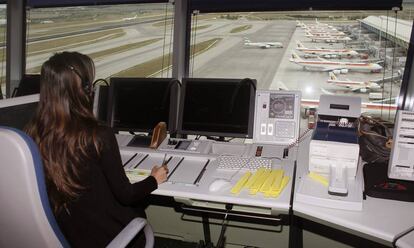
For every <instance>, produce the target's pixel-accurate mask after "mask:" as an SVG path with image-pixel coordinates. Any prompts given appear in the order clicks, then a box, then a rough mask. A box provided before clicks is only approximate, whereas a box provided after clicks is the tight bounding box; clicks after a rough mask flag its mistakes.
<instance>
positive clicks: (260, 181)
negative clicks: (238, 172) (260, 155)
mask: <svg viewBox="0 0 414 248" xmlns="http://www.w3.org/2000/svg"><path fill="white" fill-rule="evenodd" d="M269 176H270V170H265V171H264V172H263V173H262V174H261V175H260V176H259V177H258V178H257V180H256V181H255V182H254V183H253V185H252V186H251V187H250V192H249V193H250V194H251V195H255V194H256V193H257V192H258V191H259V190H260V188H261V187H262V185H263V184H264V183H265V181H266V179H267V178H268V177H269Z"/></svg>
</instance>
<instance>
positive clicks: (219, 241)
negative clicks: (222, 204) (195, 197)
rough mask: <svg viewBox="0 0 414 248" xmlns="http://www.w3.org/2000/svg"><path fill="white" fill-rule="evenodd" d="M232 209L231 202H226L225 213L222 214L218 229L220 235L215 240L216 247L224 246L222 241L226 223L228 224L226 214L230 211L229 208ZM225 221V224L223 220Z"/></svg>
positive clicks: (221, 247)
mask: <svg viewBox="0 0 414 248" xmlns="http://www.w3.org/2000/svg"><path fill="white" fill-rule="evenodd" d="M232 209H233V204H226V213H225V215H224V218H223V222H222V223H221V231H220V236H219V239H218V241H217V245H216V247H217V248H223V247H224V241H225V237H224V234H225V233H226V228H227V224H228V220H227V216H228V213H229V212H230V210H232ZM226 221H227V223H226V224H225V222H226Z"/></svg>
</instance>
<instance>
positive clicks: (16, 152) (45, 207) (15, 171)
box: [0, 127, 69, 247]
mask: <svg viewBox="0 0 414 248" xmlns="http://www.w3.org/2000/svg"><path fill="white" fill-rule="evenodd" d="M0 247H69V245H68V242H67V241H66V239H65V238H64V236H63V234H62V233H61V231H60V229H59V227H58V225H57V222H56V219H55V217H54V215H53V213H52V210H51V208H50V204H49V200H48V196H47V191H46V184H45V177H44V173H43V165H42V160H41V158H40V153H39V151H38V148H37V145H36V144H35V143H34V142H33V140H32V139H31V138H30V137H29V136H28V135H26V134H25V133H23V132H22V131H19V130H17V129H12V128H7V127H0Z"/></svg>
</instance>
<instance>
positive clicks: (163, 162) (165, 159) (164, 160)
mask: <svg viewBox="0 0 414 248" xmlns="http://www.w3.org/2000/svg"><path fill="white" fill-rule="evenodd" d="M165 162H167V153H165V154H164V159H163V160H162V163H161V166H163V165H165Z"/></svg>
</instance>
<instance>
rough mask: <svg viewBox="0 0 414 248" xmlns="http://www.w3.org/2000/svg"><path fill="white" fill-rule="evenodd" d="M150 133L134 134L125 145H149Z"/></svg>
mask: <svg viewBox="0 0 414 248" xmlns="http://www.w3.org/2000/svg"><path fill="white" fill-rule="evenodd" d="M151 140H152V136H151V135H135V136H134V138H132V140H131V141H130V142H129V143H128V145H127V146H132V147H149V146H150V144H151Z"/></svg>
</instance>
